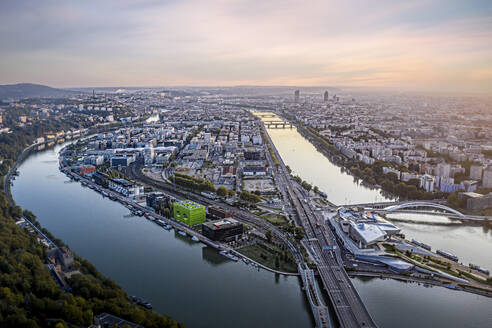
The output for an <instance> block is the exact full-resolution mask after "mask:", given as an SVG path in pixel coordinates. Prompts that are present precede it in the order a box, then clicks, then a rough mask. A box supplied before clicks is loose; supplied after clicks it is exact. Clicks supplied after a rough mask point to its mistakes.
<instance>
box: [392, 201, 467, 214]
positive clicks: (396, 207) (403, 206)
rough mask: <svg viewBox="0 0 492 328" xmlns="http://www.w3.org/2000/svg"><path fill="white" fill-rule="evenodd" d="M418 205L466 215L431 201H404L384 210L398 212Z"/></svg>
mask: <svg viewBox="0 0 492 328" xmlns="http://www.w3.org/2000/svg"><path fill="white" fill-rule="evenodd" d="M417 207H431V208H435V209H440V210H444V211H446V212H449V213H453V214H455V215H457V216H459V217H464V216H465V215H464V214H463V213H461V212H459V211H457V210H455V209H454V208H451V207H448V206H446V205H442V204H438V203H431V202H411V203H403V204H398V205H392V206H388V207H385V208H384V210H385V211H387V212H390V213H391V212H396V211H398V210H403V209H406V208H417Z"/></svg>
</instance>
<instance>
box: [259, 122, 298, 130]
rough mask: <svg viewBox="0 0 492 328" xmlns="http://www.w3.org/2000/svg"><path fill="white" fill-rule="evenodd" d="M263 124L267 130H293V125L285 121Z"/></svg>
mask: <svg viewBox="0 0 492 328" xmlns="http://www.w3.org/2000/svg"><path fill="white" fill-rule="evenodd" d="M263 124H265V126H266V127H267V128H276V129H285V128H291V129H292V128H293V127H294V125H293V124H292V123H290V122H286V121H263Z"/></svg>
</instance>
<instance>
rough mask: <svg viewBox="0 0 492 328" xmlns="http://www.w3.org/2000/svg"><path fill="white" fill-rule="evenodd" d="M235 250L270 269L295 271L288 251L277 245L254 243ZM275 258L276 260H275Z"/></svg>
mask: <svg viewBox="0 0 492 328" xmlns="http://www.w3.org/2000/svg"><path fill="white" fill-rule="evenodd" d="M237 251H238V252H239V253H241V254H243V255H245V256H247V257H249V258H250V259H252V260H254V261H256V262H258V263H261V264H263V265H264V266H266V267H269V268H271V269H274V270H279V271H284V272H297V266H296V264H295V263H294V261H292V256H291V255H290V253H289V252H288V251H282V250H281V249H280V248H278V247H277V246H274V245H263V246H262V245H259V244H254V245H250V246H246V247H243V248H241V249H238V250H237ZM277 258H278V260H276V259H277ZM276 264H278V265H276Z"/></svg>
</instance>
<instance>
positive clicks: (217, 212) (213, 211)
mask: <svg viewBox="0 0 492 328" xmlns="http://www.w3.org/2000/svg"><path fill="white" fill-rule="evenodd" d="M207 212H208V215H209V217H212V218H216V219H225V218H230V217H232V213H231V212H228V211H225V210H223V209H221V208H219V207H214V206H209V207H208V208H207Z"/></svg>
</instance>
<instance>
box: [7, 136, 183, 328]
mask: <svg viewBox="0 0 492 328" xmlns="http://www.w3.org/2000/svg"><path fill="white" fill-rule="evenodd" d="M54 144H55V143H54ZM39 146H40V145H39V144H32V145H29V146H27V147H26V148H25V149H24V150H23V151H22V152H21V154H20V155H19V156H18V158H17V159H16V161H15V163H14V164H13V165H12V167H11V168H10V170H9V171H8V173H7V174H6V175H5V176H4V193H5V197H6V198H7V200H8V204H9V207H10V208H11V209H12V208H14V207H15V208H17V209H18V208H20V207H19V206H16V205H15V201H14V198H13V196H12V194H11V189H10V185H11V179H12V177H13V176H14V174H15V172H16V171H17V170H18V168H19V166H20V165H21V164H22V163H23V162H24V161H25V160H27V159H28V158H29V157H30V155H32V154H35V153H36V152H32V150H33V149H36V148H37V147H39ZM3 212H4V213H5V211H3ZM15 213H17V211H16V212H15ZM18 215H19V214H15V215H14V217H12V218H3V217H2V218H0V219H4V220H6V221H5V222H2V223H1V224H2V225H4V224H6V226H3V228H2V231H3V233H2V239H1V240H2V242H3V243H5V242H7V240H9V238H10V237H9V235H8V234H7V233H8V232H14V231H15V229H19V228H18V227H16V225H15V224H14V223H13V220H14V219H16V220H18V219H19V217H16V216H18ZM23 215H24V220H25V221H26V222H30V224H32V225H33V227H34V231H33V232H29V231H26V230H21V232H22V235H25V236H26V239H25V240H27V239H34V241H32V242H31V243H29V244H26V243H25V242H24V245H23V246H22V247H21V249H22V250H23V251H24V252H25V253H26V254H30V256H32V257H33V260H34V262H32V263H31V264H30V270H29V271H26V270H23V269H22V268H19V270H17V271H16V272H23V277H22V279H23V281H25V282H29V281H32V280H34V281H36V282H37V284H46V286H48V285H53V286H50V288H52V293H51V294H46V293H45V292H44V291H42V290H39V289H30V290H29V293H30V295H31V296H30V297H31V298H32V301H33V302H38V304H41V303H42V304H45V303H46V302H48V301H50V302H54V303H55V302H59V301H60V300H64V302H66V306H65V307H64V308H63V309H62V308H51V309H50V310H49V311H45V310H41V312H38V311H40V309H37V308H32V307H29V308H28V309H26V308H24V307H21V308H19V310H18V312H19V313H21V312H22V313H23V315H24V316H25V318H24V319H23V320H32V326H36V322H38V320H40V319H39V316H40V315H41V316H42V317H44V316H46V315H49V316H50V317H51V318H52V319H51V322H54V323H56V322H61V323H63V324H65V323H68V324H71V325H72V324H75V325H90V324H92V322H93V316H94V315H97V314H100V313H103V312H111V314H113V315H116V316H120V317H122V318H124V319H126V320H129V321H131V322H136V323H138V324H141V325H145V326H146V327H184V326H183V325H181V324H178V323H177V322H175V321H173V320H172V319H170V318H169V317H167V316H164V315H161V314H158V313H155V312H152V311H149V310H146V309H143V308H141V307H140V306H138V305H136V304H132V303H129V302H128V300H129V299H130V298H129V296H128V295H127V294H126V293H125V292H124V291H123V290H122V289H121V288H120V287H119V286H118V285H116V284H115V283H114V282H113V281H112V280H111V279H108V278H106V277H104V276H103V275H102V274H101V273H100V272H99V271H98V270H97V269H96V268H95V267H94V266H93V265H92V264H91V263H90V262H89V261H87V260H85V259H84V258H82V257H80V256H78V255H77V254H75V253H74V252H71V251H68V252H70V253H71V254H72V255H73V258H74V262H73V265H72V267H73V269H75V271H72V272H70V275H67V276H64V273H63V272H62V271H57V272H58V274H59V275H60V276H61V278H62V279H64V280H65V282H64V285H65V286H66V287H65V289H66V290H67V291H68V292H69V293H70V294H64V293H63V291H62V290H61V289H60V288H59V286H58V285H57V284H56V282H55V280H54V279H53V277H51V276H50V273H49V272H48V271H47V270H46V269H45V268H43V266H42V264H43V263H47V261H48V258H47V255H46V254H45V252H39V251H38V250H35V249H34V248H33V247H36V246H34V245H37V247H38V248H39V247H43V246H41V244H40V243H39V242H38V241H37V239H36V238H37V237H36V231H38V232H39V233H41V234H43V235H45V236H46V240H49V241H50V245H53V246H54V247H55V248H56V249H61V248H64V249H67V250H68V249H69V247H68V246H67V245H66V244H65V243H63V242H62V241H61V240H60V239H57V238H55V237H54V236H53V235H52V234H51V232H50V231H48V230H47V229H45V228H43V227H42V226H41V224H40V223H39V222H38V221H37V220H36V216H35V215H34V214H32V213H31V212H30V211H26V210H24V211H23ZM28 217H29V219H28ZM10 220H12V222H8V221H10ZM18 233H19V231H16V234H18ZM53 241H55V242H53ZM55 243H56V244H55ZM17 246H18V247H20V245H17ZM9 249H15V247H14V248H12V247H10V248H9ZM56 249H55V250H56ZM7 253H8V252H7ZM46 253H48V252H46ZM40 254H42V255H40ZM37 257H39V258H38V259H36V258H37ZM9 259H10V257H9V255H8V254H5V252H4V253H3V254H2V261H3V263H7V262H6V261H8V260H9ZM33 263H34V264H33ZM21 265H22V264H21V262H14V263H11V267H20V266H21ZM38 267H39V268H38ZM28 272H31V274H32V276H33V277H32V278H31V277H29V274H28ZM5 274H7V275H8V274H9V273H5ZM4 278H6V277H4ZM4 287H5V288H7V289H8V287H10V286H9V285H5V286H4ZM82 287H83V288H85V289H81V288H82ZM94 288H99V290H100V291H102V292H104V293H105V294H97V295H96V294H92V291H93V290H94ZM108 289H110V290H111V294H110V293H108ZM11 291H12V292H13V293H15V292H18V293H21V294H18V295H22V293H24V292H25V291H23V290H21V289H19V288H16V289H13V288H11ZM39 293H41V294H39ZM65 295H73V296H75V297H77V298H78V299H79V300H80V301H78V302H77V303H74V302H72V301H71V300H69V299H67V297H66V296H65ZM109 295H111V296H109ZM72 299H73V297H72ZM82 301H83V303H82ZM46 304H48V303H46ZM43 306H44V305H43ZM67 308H70V309H71V311H79V312H78V314H77V315H75V314H74V313H69V312H67V311H66V309H67ZM62 310H63V311H62ZM2 316H3V318H5V319H8V317H7V314H5V313H3V311H2ZM28 318H29V319H28ZM10 320H11V321H9V322H10V323H11V324H12V326H17V325H18V324H20V322H19V321H15V320H20V318H16V319H15V320H14V319H10ZM12 320H14V321H12ZM39 324H40V325H44V324H46V323H45V322H43V321H41V322H38V325H39Z"/></svg>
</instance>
